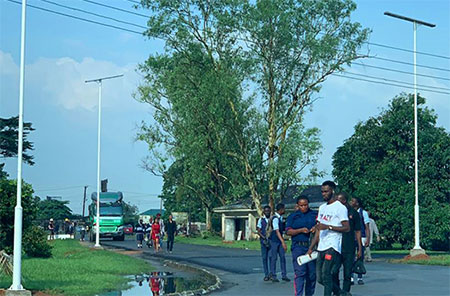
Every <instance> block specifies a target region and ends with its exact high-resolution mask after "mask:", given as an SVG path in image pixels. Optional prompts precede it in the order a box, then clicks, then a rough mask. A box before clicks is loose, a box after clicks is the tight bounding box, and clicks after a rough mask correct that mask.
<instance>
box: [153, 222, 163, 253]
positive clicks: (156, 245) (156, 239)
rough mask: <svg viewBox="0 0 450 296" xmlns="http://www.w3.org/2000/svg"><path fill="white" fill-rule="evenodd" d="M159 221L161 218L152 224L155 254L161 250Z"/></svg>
mask: <svg viewBox="0 0 450 296" xmlns="http://www.w3.org/2000/svg"><path fill="white" fill-rule="evenodd" d="M159 220H160V219H159V217H156V218H155V221H154V222H153V224H152V240H153V246H154V248H155V252H159V250H160V245H159V240H160V238H161V225H160V224H159Z"/></svg>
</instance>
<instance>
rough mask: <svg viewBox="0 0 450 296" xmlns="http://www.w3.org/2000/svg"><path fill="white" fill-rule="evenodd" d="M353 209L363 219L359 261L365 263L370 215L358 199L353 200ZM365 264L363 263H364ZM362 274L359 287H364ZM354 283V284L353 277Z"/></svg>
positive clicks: (368, 240) (359, 274) (359, 278)
mask: <svg viewBox="0 0 450 296" xmlns="http://www.w3.org/2000/svg"><path fill="white" fill-rule="evenodd" d="M351 205H352V207H353V208H354V209H355V210H356V211H357V212H358V214H359V216H360V219H361V241H362V245H363V246H362V255H361V257H360V258H359V259H358V260H361V261H362V262H364V251H365V250H364V249H365V248H366V247H368V246H369V243H370V229H369V224H370V220H369V214H368V213H367V212H366V211H364V210H363V203H362V201H361V199H359V198H358V197H353V198H352V203H351ZM362 264H363V263H362ZM362 276H363V275H362V274H361V273H358V285H364V281H363V279H362ZM352 282H354V280H353V277H352Z"/></svg>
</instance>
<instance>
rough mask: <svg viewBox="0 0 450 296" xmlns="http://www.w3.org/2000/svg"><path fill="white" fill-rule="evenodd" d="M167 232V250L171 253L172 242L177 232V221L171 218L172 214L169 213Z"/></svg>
mask: <svg viewBox="0 0 450 296" xmlns="http://www.w3.org/2000/svg"><path fill="white" fill-rule="evenodd" d="M166 232H167V252H168V253H171V254H172V249H173V242H174V240H175V234H176V232H177V223H176V222H175V221H174V220H173V216H172V215H169V220H168V221H167V223H166Z"/></svg>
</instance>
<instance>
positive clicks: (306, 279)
mask: <svg viewBox="0 0 450 296" xmlns="http://www.w3.org/2000/svg"><path fill="white" fill-rule="evenodd" d="M291 251H292V263H293V264H294V273H295V278H294V290H295V296H302V295H303V287H304V288H305V289H304V290H305V296H312V295H314V290H315V288H316V260H312V261H310V262H308V263H306V264H303V265H298V263H297V257H298V256H301V255H305V254H306V252H308V247H306V246H299V245H295V244H294V245H293V246H292V248H291Z"/></svg>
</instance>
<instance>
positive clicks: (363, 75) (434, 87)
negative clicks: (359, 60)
mask: <svg viewBox="0 0 450 296" xmlns="http://www.w3.org/2000/svg"><path fill="white" fill-rule="evenodd" d="M344 73H346V74H350V75H355V76H361V77H366V78H372V79H380V80H384V81H390V82H395V83H402V84H409V85H414V83H411V82H406V81H400V80H393V79H387V78H384V77H378V76H371V75H365V74H360V73H354V72H349V71H345V72H344ZM416 85H417V86H419V87H427V88H431V89H440V90H448V91H450V88H446V87H439V86H431V85H424V84H416Z"/></svg>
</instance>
